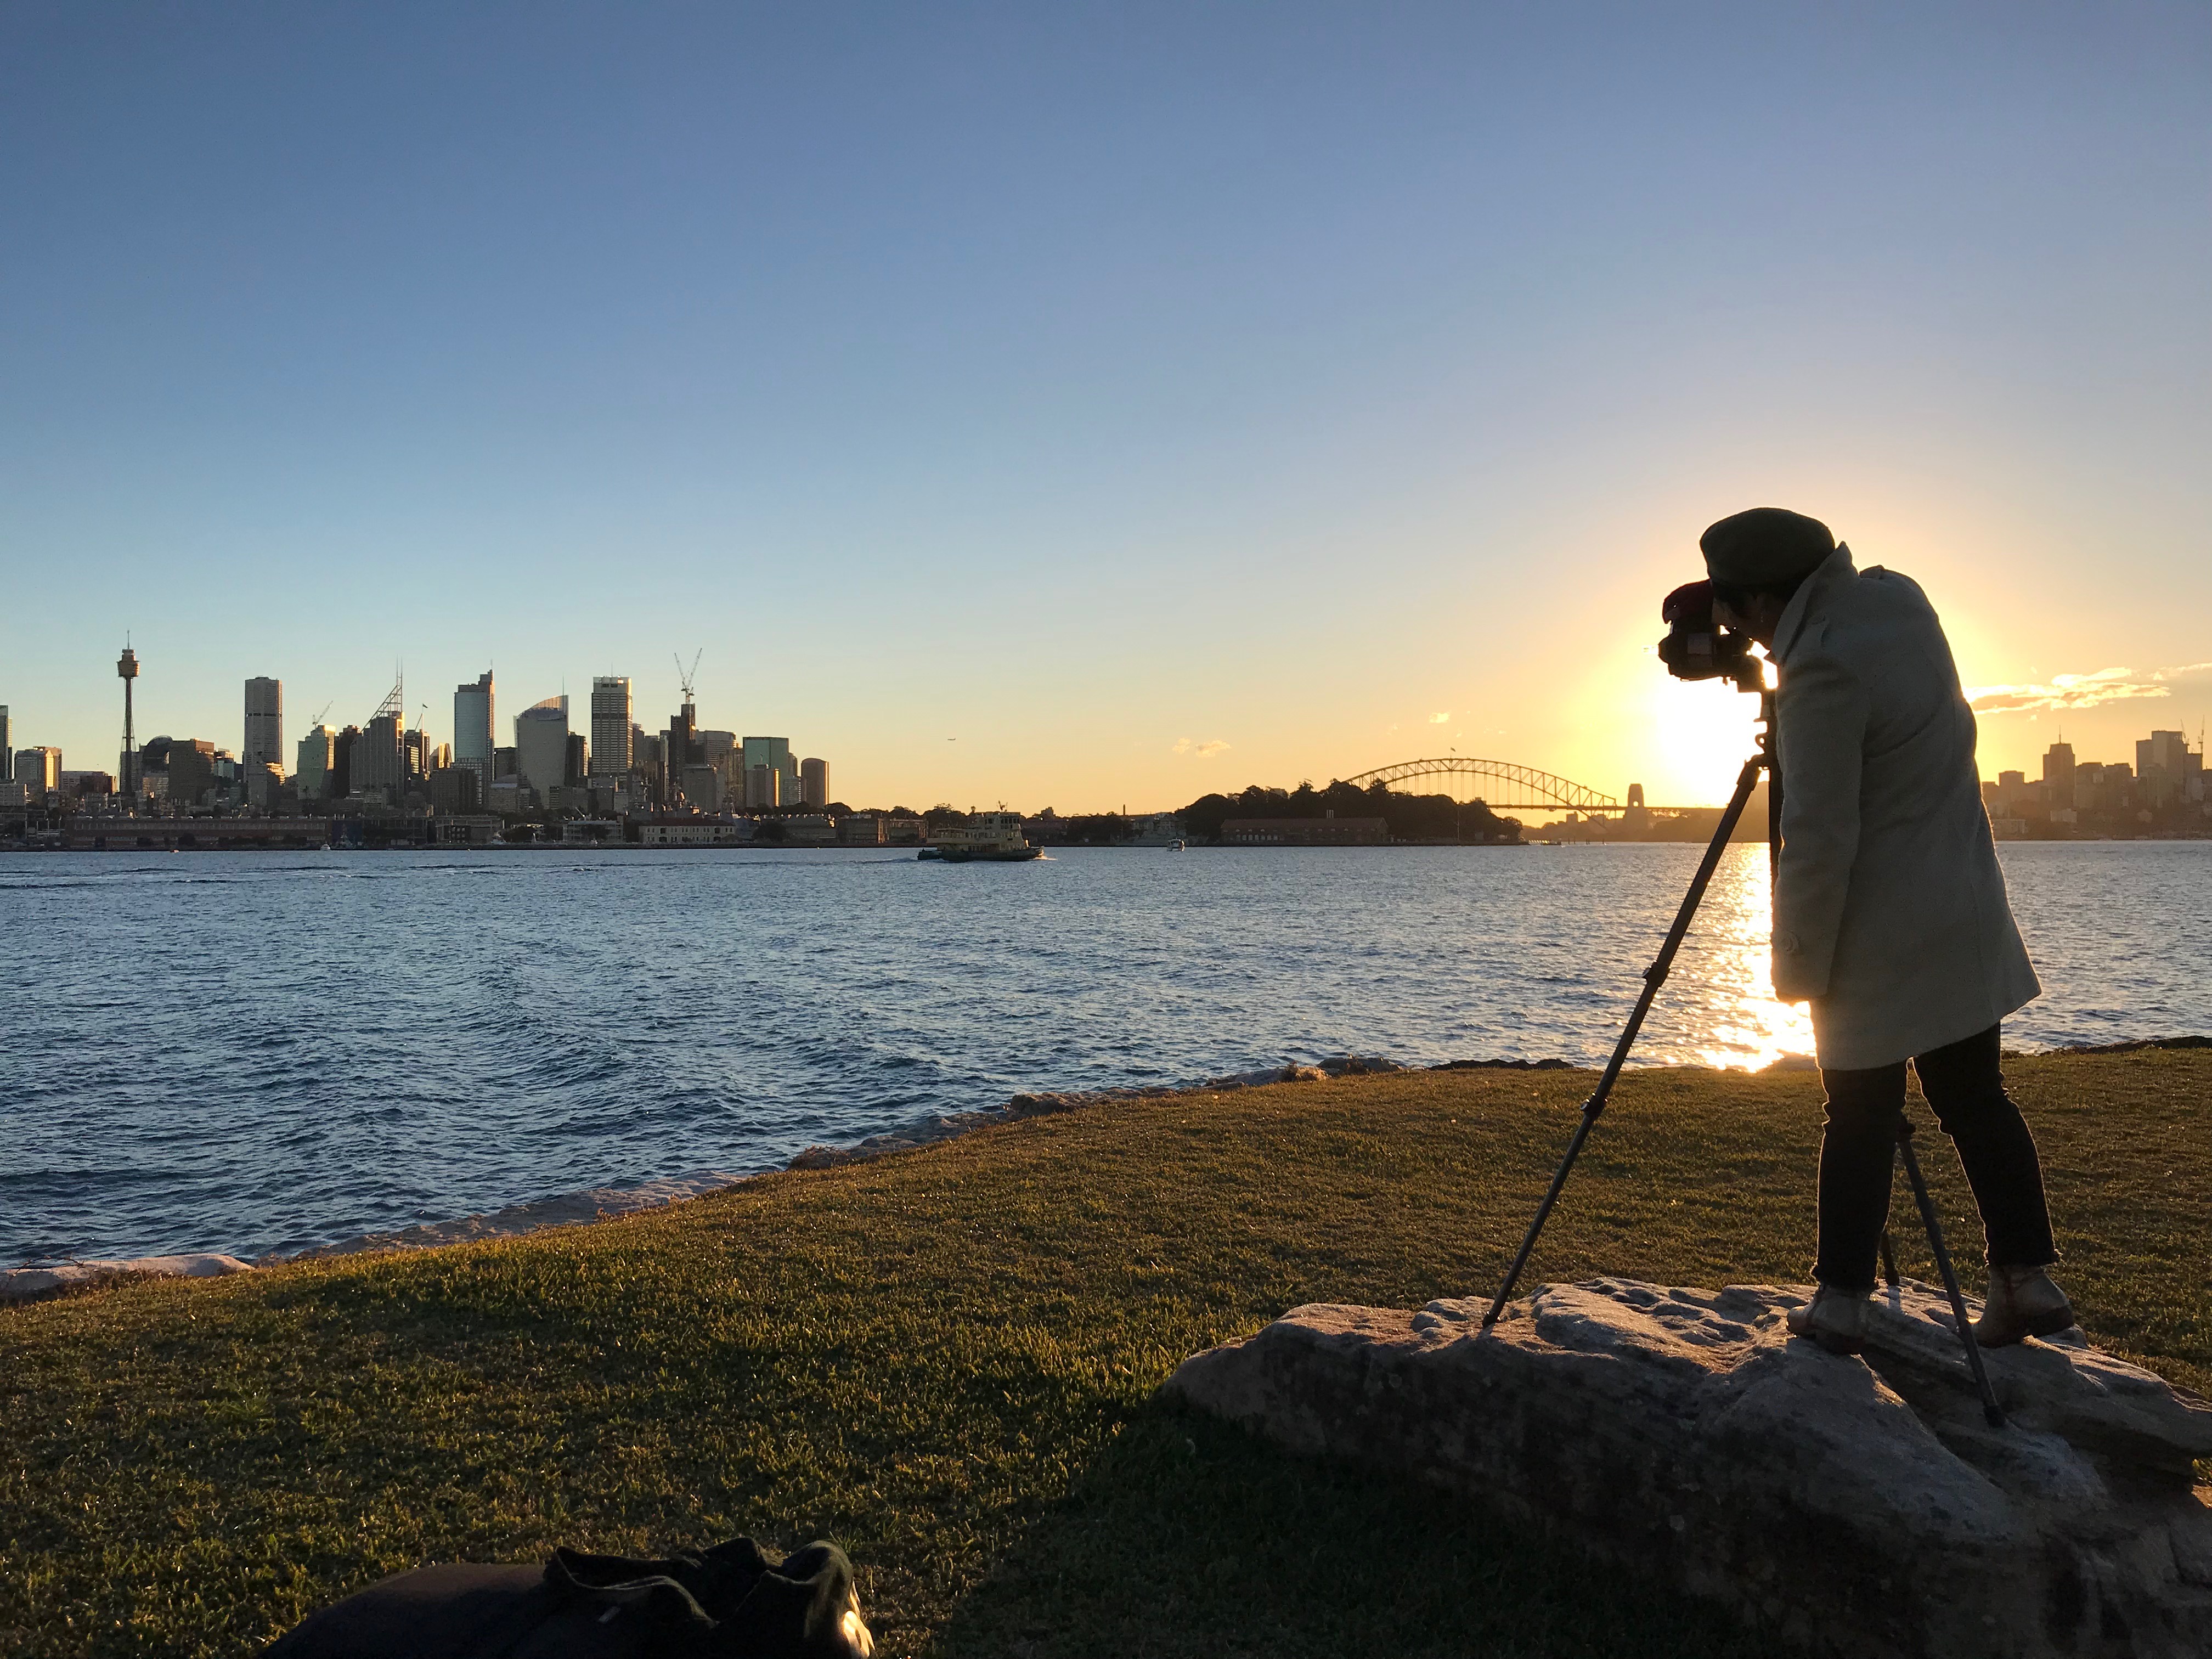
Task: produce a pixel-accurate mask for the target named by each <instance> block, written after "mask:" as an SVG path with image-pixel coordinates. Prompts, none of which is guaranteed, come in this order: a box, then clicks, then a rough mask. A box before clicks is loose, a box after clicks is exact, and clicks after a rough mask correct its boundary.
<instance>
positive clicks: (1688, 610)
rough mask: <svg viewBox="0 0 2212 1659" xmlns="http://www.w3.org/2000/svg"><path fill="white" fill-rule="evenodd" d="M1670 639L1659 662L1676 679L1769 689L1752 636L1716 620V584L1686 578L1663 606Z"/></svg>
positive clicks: (1665, 641) (1664, 642)
mask: <svg viewBox="0 0 2212 1659" xmlns="http://www.w3.org/2000/svg"><path fill="white" fill-rule="evenodd" d="M1659 620H1660V621H1662V622H1663V623H1666V624H1667V637H1666V638H1665V639H1663V640H1662V641H1659V660H1660V661H1662V662H1663V663H1665V664H1666V665H1667V671H1668V673H1670V674H1672V675H1673V676H1674V678H1676V679H1678V680H1728V681H1729V682H1731V683H1732V684H1734V685H1735V689H1736V690H1739V691H1763V690H1765V689H1766V664H1765V661H1764V660H1763V659H1760V658H1758V657H1754V656H1753V655H1752V654H1751V636H1750V635H1748V634H1738V633H1735V632H1734V631H1733V630H1731V629H1726V628H1723V627H1722V626H1721V625H1720V624H1719V623H1717V622H1715V621H1714V620H1713V585H1712V584H1711V582H1709V581H1705V582H1684V583H1683V584H1682V585H1681V586H1680V587H1678V588H1676V589H1675V590H1674V592H1671V593H1669V594H1668V596H1667V598H1666V599H1665V601H1664V602H1663V603H1662V605H1660V607H1659Z"/></svg>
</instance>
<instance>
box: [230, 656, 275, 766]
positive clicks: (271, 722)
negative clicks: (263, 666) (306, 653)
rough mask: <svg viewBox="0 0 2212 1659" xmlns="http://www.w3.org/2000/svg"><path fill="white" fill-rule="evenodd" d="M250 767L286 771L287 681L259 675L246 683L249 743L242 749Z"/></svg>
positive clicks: (241, 755)
mask: <svg viewBox="0 0 2212 1659" xmlns="http://www.w3.org/2000/svg"><path fill="white" fill-rule="evenodd" d="M238 758H239V760H240V762H241V763H244V764H245V765H247V766H264V765H265V766H273V767H275V768H276V770H277V775H279V776H280V777H281V776H282V775H283V770H284V682H283V681H282V680H272V679H270V678H267V677H266V676H265V675H257V676H255V677H254V678H252V679H250V680H248V681H246V743H245V745H244V746H243V747H242V748H240V750H239V751H238Z"/></svg>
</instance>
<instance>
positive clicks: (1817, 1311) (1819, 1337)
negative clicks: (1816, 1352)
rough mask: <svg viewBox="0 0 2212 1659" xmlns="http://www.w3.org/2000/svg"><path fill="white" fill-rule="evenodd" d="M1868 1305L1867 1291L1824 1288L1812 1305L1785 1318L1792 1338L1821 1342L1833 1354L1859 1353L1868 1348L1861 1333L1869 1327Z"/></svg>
mask: <svg viewBox="0 0 2212 1659" xmlns="http://www.w3.org/2000/svg"><path fill="white" fill-rule="evenodd" d="M1866 1305H1867V1297H1866V1292H1865V1291H1839V1290H1838V1289H1837V1288H1836V1287H1835V1286H1834V1285H1820V1287H1818V1288H1817V1289H1816V1290H1814V1292H1813V1299H1812V1300H1811V1301H1810V1302H1808V1303H1807V1304H1805V1305H1804V1306H1803V1307H1802V1308H1792V1309H1790V1311H1789V1312H1788V1313H1787V1314H1785V1315H1784V1316H1783V1321H1782V1322H1783V1323H1784V1324H1785V1325H1787V1326H1788V1327H1789V1328H1790V1335H1792V1336H1802V1337H1803V1338H1805V1339H1806V1340H1808V1341H1812V1342H1817V1343H1819V1344H1820V1346H1822V1347H1824V1348H1826V1350H1827V1351H1828V1352H1830V1353H1857V1352H1858V1351H1859V1350H1860V1349H1861V1348H1862V1347H1863V1346H1865V1342H1864V1340H1863V1336H1862V1334H1861V1333H1862V1331H1863V1329H1864V1328H1865V1324H1866Z"/></svg>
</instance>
